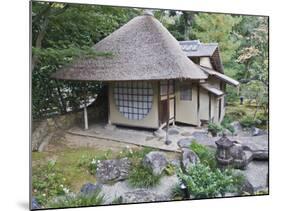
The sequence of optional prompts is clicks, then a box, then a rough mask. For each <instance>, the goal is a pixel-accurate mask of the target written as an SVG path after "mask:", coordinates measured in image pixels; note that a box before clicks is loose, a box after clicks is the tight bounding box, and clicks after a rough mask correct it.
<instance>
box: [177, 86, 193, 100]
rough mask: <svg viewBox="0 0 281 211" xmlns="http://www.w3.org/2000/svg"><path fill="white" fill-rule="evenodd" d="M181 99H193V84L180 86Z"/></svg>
mask: <svg viewBox="0 0 281 211" xmlns="http://www.w3.org/2000/svg"><path fill="white" fill-rule="evenodd" d="M180 100H188V101H192V85H189V84H183V85H181V86H180Z"/></svg>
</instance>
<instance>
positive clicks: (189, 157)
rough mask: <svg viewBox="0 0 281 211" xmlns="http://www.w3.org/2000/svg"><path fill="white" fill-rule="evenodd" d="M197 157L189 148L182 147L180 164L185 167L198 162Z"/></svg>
mask: <svg viewBox="0 0 281 211" xmlns="http://www.w3.org/2000/svg"><path fill="white" fill-rule="evenodd" d="M199 162H200V160H199V157H198V156H197V155H196V154H195V152H193V151H192V150H190V149H187V148H183V150H182V165H183V167H184V168H185V169H188V168H189V167H190V166H192V165H195V164H197V163H199Z"/></svg>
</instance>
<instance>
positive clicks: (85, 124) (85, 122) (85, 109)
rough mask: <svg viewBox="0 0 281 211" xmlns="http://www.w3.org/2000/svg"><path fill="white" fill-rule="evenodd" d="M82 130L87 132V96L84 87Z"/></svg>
mask: <svg viewBox="0 0 281 211" xmlns="http://www.w3.org/2000/svg"><path fill="white" fill-rule="evenodd" d="M84 89H85V90H84V129H85V130H88V129H89V127H88V112H87V99H86V98H87V95H86V85H85V87H84Z"/></svg>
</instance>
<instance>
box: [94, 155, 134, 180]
mask: <svg viewBox="0 0 281 211" xmlns="http://www.w3.org/2000/svg"><path fill="white" fill-rule="evenodd" d="M130 167H131V162H130V161H129V159H128V158H122V159H119V160H103V161H101V162H100V163H99V164H98V165H97V171H96V177H97V180H98V181H99V182H102V183H107V182H116V181H121V180H125V179H127V178H128V175H129V170H130Z"/></svg>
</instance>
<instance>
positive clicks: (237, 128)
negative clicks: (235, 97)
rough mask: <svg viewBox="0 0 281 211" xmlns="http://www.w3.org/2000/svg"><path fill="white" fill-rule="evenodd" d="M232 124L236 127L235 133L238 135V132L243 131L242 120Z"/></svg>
mask: <svg viewBox="0 0 281 211" xmlns="http://www.w3.org/2000/svg"><path fill="white" fill-rule="evenodd" d="M230 125H231V126H232V127H233V128H234V134H236V135H237V133H238V132H240V131H242V126H241V124H240V122H238V121H234V122H232V123H231V124H230Z"/></svg>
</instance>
